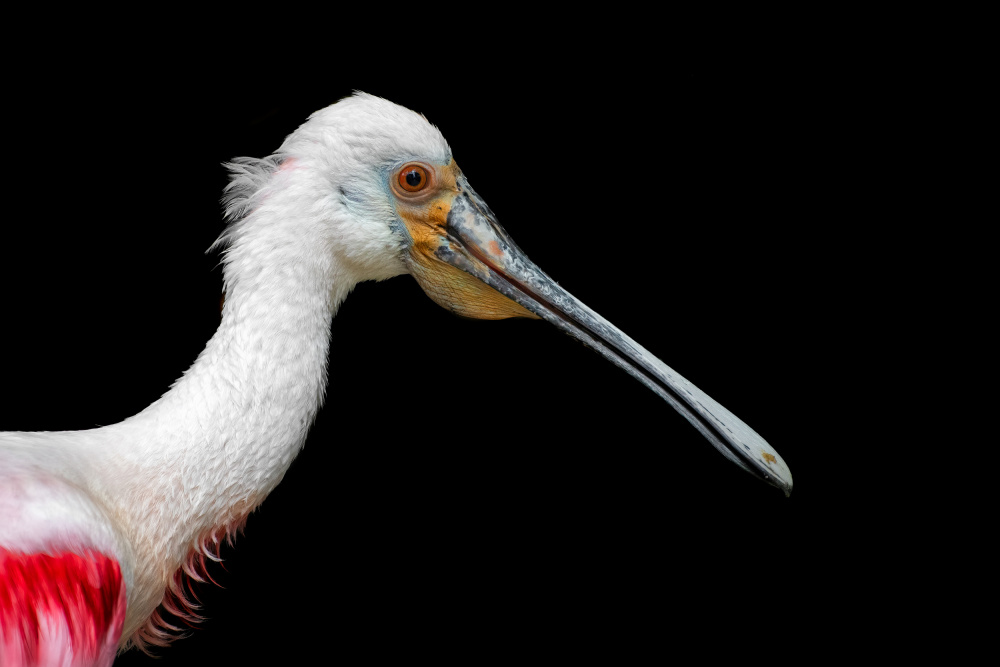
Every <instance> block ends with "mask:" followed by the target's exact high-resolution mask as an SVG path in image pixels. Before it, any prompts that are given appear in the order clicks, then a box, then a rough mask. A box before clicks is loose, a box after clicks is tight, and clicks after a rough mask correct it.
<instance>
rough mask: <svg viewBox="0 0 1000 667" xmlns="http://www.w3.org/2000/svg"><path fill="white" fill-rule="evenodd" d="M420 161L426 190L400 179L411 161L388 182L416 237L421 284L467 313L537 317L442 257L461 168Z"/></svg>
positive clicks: (415, 270)
mask: <svg viewBox="0 0 1000 667" xmlns="http://www.w3.org/2000/svg"><path fill="white" fill-rule="evenodd" d="M419 164H420V166H422V167H423V168H424V169H426V170H427V171H428V173H429V174H430V175H431V177H430V178H429V182H428V185H427V187H426V188H425V189H424V190H422V191H421V192H419V193H410V192H406V191H405V190H403V188H402V187H400V186H399V185H398V179H397V176H398V174H399V173H400V171H403V170H405V169H406V168H407V166H408V165H404V166H403V167H401V168H400V169H399V170H397V171H396V172H394V173H393V175H392V177H391V178H390V184H391V185H392V191H393V194H395V195H396V211H397V213H398V214H399V217H400V219H401V220H402V221H403V224H404V225H406V229H407V231H409V233H410V238H411V239H412V240H413V245H412V246H411V247H410V254H409V259H410V260H411V261H410V262H408V264H409V268H410V272H411V273H412V274H413V277H414V278H416V280H417V282H418V283H419V284H420V287H421V288H423V290H424V292H425V293H426V294H427V296H429V297H430V298H431V299H432V300H433V301H434V302H435V303H437V304H438V305H439V306H441V307H443V308H446V309H447V310H450V311H451V312H453V313H455V314H457V315H461V316H463V317H471V318H474V319H480V320H502V319H506V318H508V317H528V318H532V319H539V318H538V316H537V315H535V314H533V313H531V312H530V311H528V310H526V309H525V308H524V307H523V306H521V305H520V304H518V303H516V302H514V301H511V300H510V299H508V298H507V297H505V296H504V295H503V294H501V293H500V292H498V291H496V290H495V289H493V288H492V287H490V286H489V285H487V284H486V283H484V282H482V281H481V280H479V279H478V278H476V277H474V276H472V275H469V274H468V273H466V272H465V271H462V270H461V269H458V268H456V267H454V266H451V265H450V264H447V263H445V262H443V261H441V260H440V259H438V257H437V256H436V255H435V250H437V248H438V246H439V245H441V244H442V243H443V242H444V241H445V239H446V237H447V232H446V231H445V228H446V227H447V224H448V212H449V211H450V210H451V205H452V201H453V200H454V198H455V195H457V194H458V191H459V190H458V186H457V178H458V176H459V175H460V174H461V171H460V170H459V168H458V165H456V164H455V161H454V160H452V161H451V162H450V163H449V164H447V165H445V166H434V165H429V164H426V163H419ZM489 250H490V249H486V248H482V249H479V252H481V253H483V254H488V253H489ZM492 254H496V253H495V252H494V253H492Z"/></svg>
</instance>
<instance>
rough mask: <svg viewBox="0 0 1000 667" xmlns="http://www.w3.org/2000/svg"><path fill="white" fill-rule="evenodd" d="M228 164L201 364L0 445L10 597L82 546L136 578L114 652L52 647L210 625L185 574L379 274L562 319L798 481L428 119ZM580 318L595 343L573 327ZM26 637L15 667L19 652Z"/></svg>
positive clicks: (304, 413) (352, 119)
mask: <svg viewBox="0 0 1000 667" xmlns="http://www.w3.org/2000/svg"><path fill="white" fill-rule="evenodd" d="M230 168H231V170H232V173H233V176H232V181H231V183H230V186H229V188H228V189H227V192H226V199H225V201H226V207H227V215H228V216H229V218H230V220H231V222H230V224H229V226H228V227H227V229H226V231H225V232H224V234H223V235H222V237H220V239H219V241H218V242H217V246H218V247H220V248H223V249H224V251H223V252H224V254H223V260H224V286H225V305H224V308H223V316H222V320H221V323H220V325H219V328H218V330H217V331H216V333H215V334H214V335H213V336H212V338H211V340H210V341H209V342H208V344H207V346H206V347H205V349H204V351H203V352H202V353H201V354H200V355H199V356H198V358H197V360H196V361H195V362H194V364H193V365H192V366H191V368H190V369H189V370H188V371H187V372H186V373H184V375H183V376H182V377H181V378H180V379H179V380H177V382H175V383H174V385H173V386H172V387H171V388H170V389H169V391H167V393H165V394H164V395H163V396H162V397H161V398H160V399H159V400H157V401H156V402H154V403H153V404H151V405H150V406H149V407H147V408H146V409H145V410H143V411H142V412H140V413H139V414H137V415H135V416H133V417H130V418H128V419H126V420H124V421H122V422H120V423H117V424H113V425H109V426H104V427H101V428H95V429H91V430H85V431H71V432H70V431H67V432H38V433H27V432H9V433H0V516H3V517H4V520H3V521H2V522H0V583H2V584H3V585H4V586H7V587H11V586H14V585H15V584H14V583H13V579H12V578H11V577H12V575H11V572H13V569H12V568H13V567H14V563H15V560H16V559H17V558H23V557H25V556H26V555H32V554H47V555H49V556H59V555H65V554H76V555H81V554H82V555H84V556H86V557H87V558H91V559H92V561H93V562H94V563H97V564H100V563H102V562H103V560H104V559H107V560H109V561H111V562H113V563H114V564H116V565H117V567H118V568H119V571H120V579H121V582H122V583H123V584H124V598H125V611H124V615H123V618H120V619H119V618H118V616H119V615H120V603H119V602H118V598H117V597H115V596H112V597H111V598H108V601H107V605H108V610H107V613H106V614H105V615H104V616H103V617H102V618H106V619H110V620H109V621H107V622H106V626H107V628H106V634H107V637H108V639H107V640H106V641H105V640H102V641H99V642H91V643H90V644H88V645H87V646H83V647H81V645H80V642H79V637H77V638H76V639H74V638H72V637H70V638H69V639H67V637H68V635H65V633H64V634H63V635H62V636H61V637H62V638H61V639H60V640H59V641H61V642H62V644H63V645H62V647H61V648H59V647H57V648H56V649H53V650H62V651H63V653H62V654H63V655H68V656H76V658H75V659H77V660H79V663H78V664H90V663H89V662H87V661H88V660H90V661H91V662H93V663H94V664H110V661H111V660H112V659H113V652H112V653H109V652H108V650H107V648H106V647H107V646H114V645H117V646H119V647H120V648H125V647H127V646H129V645H138V646H139V647H146V646H147V645H149V644H153V645H163V644H165V643H166V642H167V641H168V640H169V639H170V637H171V635H172V634H174V632H175V631H176V628H173V627H172V626H170V625H169V624H168V623H166V622H165V621H164V619H163V617H162V616H161V615H160V612H159V609H160V608H161V605H162V608H164V609H167V610H168V611H170V612H171V613H173V614H174V615H176V616H179V617H180V618H187V619H191V620H194V619H195V618H196V617H197V613H196V605H195V604H194V602H193V601H192V599H191V596H190V593H189V592H188V591H187V590H186V584H185V582H184V578H185V577H191V578H194V579H196V580H200V579H203V578H204V576H205V569H204V565H205V559H217V558H218V551H219V545H220V543H221V542H222V541H223V540H229V539H231V538H232V537H233V536H234V534H235V533H236V532H238V531H239V530H240V528H241V527H242V525H243V524H244V522H245V521H246V518H247V516H248V514H249V513H250V512H251V511H253V509H254V508H255V507H257V506H258V505H259V504H260V503H261V502H262V501H263V500H264V498H265V497H266V496H267V495H268V493H270V492H271V491H272V490H273V489H274V488H275V487H276V486H277V484H278V483H279V482H280V481H281V479H282V477H283V476H284V474H285V472H286V471H287V470H288V467H289V465H290V464H291V462H292V460H293V459H294V458H295V456H296V455H297V454H298V452H299V450H300V449H301V448H302V445H303V443H304V442H305V438H306V435H307V433H308V431H309V428H310V426H311V425H312V423H313V421H314V419H315V417H316V414H317V412H318V410H319V409H320V406H321V405H322V403H323V397H324V395H325V391H326V386H327V356H328V350H329V347H330V326H331V321H332V319H333V317H334V316H335V314H336V312H337V309H338V307H339V306H340V304H341V303H342V302H343V301H344V299H345V298H346V297H347V295H348V294H349V292H350V291H351V290H352V289H353V287H354V286H355V285H357V284H358V283H359V282H362V281H365V280H384V279H387V278H391V277H393V276H397V275H400V274H404V273H410V274H412V275H414V277H415V278H417V280H418V282H420V284H421V286H422V287H423V288H424V290H425V291H426V292H427V293H428V295H429V296H431V298H432V299H434V300H435V301H437V302H438V303H439V304H441V305H443V306H444V307H446V308H449V309H451V310H453V311H455V312H458V313H460V314H463V315H467V316H472V317H480V318H493V319H495V318H500V317H511V316H528V317H540V318H542V319H547V320H549V321H551V322H552V323H554V324H556V325H557V326H560V327H561V328H564V329H566V330H567V331H568V332H569V333H571V334H573V335H575V336H577V337H579V338H581V339H582V340H584V342H586V343H587V344H589V345H591V346H592V347H594V348H595V349H598V351H601V352H602V354H605V356H608V358H609V359H611V360H612V361H613V362H614V363H616V364H618V365H620V366H622V367H623V368H626V370H629V369H630V368H631V369H633V370H629V372H630V373H632V374H633V375H636V377H637V378H638V379H640V380H641V381H642V382H644V383H645V384H647V386H650V388H651V389H653V390H654V391H656V392H657V393H659V394H661V395H663V396H664V398H666V399H667V400H668V402H670V403H671V404H672V405H674V407H675V408H677V409H678V410H679V411H681V412H682V413H684V414H685V416H686V417H687V418H688V419H689V421H692V423H693V424H694V425H695V426H696V428H698V429H699V430H700V431H701V432H702V433H703V434H705V435H706V437H708V438H709V439H710V440H712V438H713V437H715V438H716V439H718V438H719V437H722V436H718V435H717V434H716V432H717V431H720V430H724V429H720V428H719V427H717V425H715V423H716V422H718V423H719V424H722V425H723V426H724V427H725V428H727V429H729V432H730V434H732V433H733V432H734V429H735V431H737V432H738V433H737V435H736V436H732V435H730V436H726V437H731V438H737V439H739V438H742V439H740V440H739V442H740V443H741V444H743V443H747V444H746V445H745V446H746V449H747V451H750V449H751V447H750V445H751V444H752V445H753V446H754V447H758V448H759V447H761V446H763V447H766V449H761V450H760V453H759V455H758V457H757V458H758V459H760V460H761V461H763V465H765V466H766V467H767V468H768V470H770V471H771V473H773V477H769V478H768V479H769V481H771V482H772V483H776V482H775V481H774V480H775V479H777V480H778V482H779V483H780V485H781V488H785V489H786V490H787V489H788V488H790V484H791V482H790V475H786V474H785V471H786V470H787V469H786V468H783V466H784V464H783V462H780V458H779V459H776V458H775V457H776V454H775V453H773V450H771V449H770V448H769V447H767V446H766V443H764V445H757V443H756V440H753V437H758V438H759V436H756V434H753V433H752V431H750V434H752V436H751V435H749V434H746V433H744V434H743V435H742V436H741V435H740V434H739V428H740V427H744V428H746V427H745V425H742V422H739V420H736V419H735V417H732V416H731V415H730V414H729V413H728V411H725V409H724V408H722V407H721V406H718V404H715V403H714V402H711V399H709V398H708V397H707V396H704V395H703V394H701V392H699V391H698V390H697V389H696V388H694V387H693V385H690V384H689V383H687V381H686V380H684V379H683V378H681V377H680V376H678V375H676V373H673V372H672V371H670V369H669V368H667V367H666V366H662V362H659V360H657V359H655V358H654V357H652V355H649V354H648V353H647V352H645V350H642V348H639V347H638V346H637V345H635V343H634V342H632V341H631V340H630V339H628V338H627V337H624V335H623V334H620V332H617V330H616V329H614V328H613V327H611V325H609V324H607V323H606V322H604V321H603V320H602V319H600V316H598V315H596V313H593V312H592V311H589V309H586V308H585V307H583V306H582V304H578V302H575V300H573V299H572V297H569V295H565V296H563V294H562V293H561V292H553V291H550V289H554V288H550V286H549V285H548V283H546V282H545V281H546V279H547V276H544V274H541V272H538V271H537V269H534V267H533V265H530V264H527V263H525V262H526V260H524V261H522V260H521V259H520V256H519V255H516V254H515V251H517V248H516V246H514V245H513V243H512V242H510V241H509V239H507V238H506V236H505V234H504V233H503V231H502V229H500V228H499V227H498V226H496V225H495V223H493V222H492V213H491V212H490V211H489V209H488V208H486V206H485V204H484V203H482V201H481V200H480V199H479V198H478V196H477V195H476V194H475V192H474V191H472V190H471V188H470V187H469V186H468V184H467V182H466V181H465V180H464V176H463V175H462V174H461V172H460V170H458V168H457V166H456V165H455V163H454V160H453V158H452V155H451V149H450V148H449V146H448V144H447V142H446V141H445V140H444V138H443V136H442V135H441V133H440V132H439V131H438V130H437V128H435V127H434V126H432V125H431V124H430V123H428V122H427V121H426V120H425V119H424V118H423V117H422V116H419V115H418V114H416V113H414V112H412V111H409V110H407V109H404V108H402V107H399V106H397V105H394V104H392V103H390V102H388V101H385V100H381V99H379V98H375V97H372V96H368V95H364V94H358V95H355V96H353V97H350V98H347V99H345V100H342V101H341V102H339V103H337V104H335V105H332V106H330V107H328V108H326V109H324V110H322V111H320V112H317V113H316V114H313V116H312V117H310V119H309V121H307V122H306V123H305V124H304V125H303V126H302V127H300V128H299V130H297V131H296V132H295V133H293V134H292V135H290V136H289V137H288V138H287V139H286V140H285V142H284V144H283V145H282V146H281V148H280V149H279V150H278V152H277V153H276V154H275V155H273V156H270V157H268V158H264V159H248V158H243V159H239V160H237V161H235V162H234V163H233V164H232V165H230ZM421 178H424V179H426V180H425V182H422V181H421ZM411 187H412V188H414V190H413V191H410V188H411ZM442 230H445V231H442ZM512 285H513V287H511V286H512ZM525 295H527V296H525ZM552 313H556V314H552ZM579 323H582V325H580V324H579ZM581 326H582V327H583V328H584V329H586V331H587V332H589V333H584V334H580V333H578V332H577V329H580V327H581ZM622 350H624V352H623V351H622ZM629 358H634V359H637V360H638V361H637V362H635V363H633V362H630V361H628V359H629ZM660 366H662V368H660ZM634 368H639V370H634ZM663 369H666V370H663ZM687 387H690V389H687ZM678 388H679V389H678ZM685 392H686V395H687V396H689V397H694V399H693V402H692V399H690V398H686V397H685V396H683V395H682V394H684V393H685ZM695 392H696V393H695ZM685 401H687V403H685ZM695 404H697V406H701V407H697V406H696V405H695ZM685 410H686V411H687V413H685ZM703 413H704V414H703ZM705 414H707V415H708V416H705ZM730 418H731V419H730ZM713 420H714V421H713ZM761 442H763V441H761ZM713 444H716V446H717V447H720V450H722V451H723V453H724V454H725V455H726V456H727V457H729V458H731V459H732V460H734V461H735V462H736V463H738V464H739V465H741V466H743V467H747V465H749V464H747V462H746V461H745V460H744V459H740V458H739V457H738V456H736V455H734V454H732V453H731V452H728V451H726V450H724V449H722V447H721V446H720V445H719V444H717V443H716V442H715V441H713ZM727 446H728V445H727ZM779 462H780V466H779ZM772 463H773V464H774V466H773V469H772V466H771V464H772ZM748 469H750V468H748ZM755 474H759V473H757V472H755ZM786 477H787V482H786V481H784V480H785V478H786ZM776 485H778V484H776ZM5 559H6V561H5ZM5 562H6V563H7V564H6V565H5V564H4V563H5ZM94 567H97V565H94ZM112 578H113V577H112ZM91 579H92V580H93V577H92V578H91ZM101 581H102V582H103V580H101ZM102 586H104V584H103V583H99V584H98V585H97V588H101V587H102ZM4 604H6V605H7V607H6V608H5V607H4ZM14 604H15V602H14V601H11V600H9V599H8V601H7V602H6V603H4V602H3V600H2V599H0V657H3V658H4V660H3V661H2V662H3V664H4V665H8V664H9V665H11V666H12V667H13V666H14V665H18V664H25V665H31V664H44V663H43V662H41V658H39V655H41V653H39V652H38V651H36V652H35V654H34V657H32V656H30V655H27V654H26V653H25V652H24V650H23V646H24V645H25V643H26V642H28V640H27V639H26V638H25V636H24V630H23V627H26V626H23V625H21V624H20V622H21V621H23V620H24V619H26V618H28V617H29V616H30V615H31V614H33V613H34V612H33V611H32V610H30V609H17V608H15V607H14ZM41 613H42V612H39V614H41ZM47 613H50V614H55V615H56V616H58V614H59V613H63V614H64V616H65V618H67V619H69V620H67V623H69V624H70V625H71V624H72V623H70V621H71V620H72V619H70V618H69V617H70V616H71V615H72V614H73V613H75V612H73V610H71V609H64V610H61V611H60V610H58V609H55V610H51V609H50V610H49V612H47ZM77 621H79V619H77ZM70 634H72V633H70ZM41 641H42V640H41V639H38V640H37V641H36V643H37V642H41ZM19 642H20V645H21V646H22V648H21V649H19V650H21V653H22V658H20V659H21V662H20V663H19V662H17V661H16V659H17V658H16V652H15V648H12V647H16V646H17V645H18V644H19ZM43 643H44V642H43ZM55 643H58V642H55ZM91 644H93V646H91ZM98 644H99V646H98ZM95 646H96V648H95ZM4 651H7V653H4ZM32 660H35V662H33V661H32ZM70 664H77V663H70Z"/></svg>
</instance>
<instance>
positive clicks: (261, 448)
mask: <svg viewBox="0 0 1000 667" xmlns="http://www.w3.org/2000/svg"><path fill="white" fill-rule="evenodd" d="M282 171H284V170H282ZM294 181H295V179H294V178H292V177H291V176H289V175H288V174H282V173H281V171H278V172H276V173H275V174H274V175H273V176H271V177H270V178H269V179H268V182H267V184H266V185H265V186H264V188H263V196H262V197H260V198H259V200H261V201H260V205H259V206H257V208H255V210H253V211H252V212H251V213H249V214H248V215H247V216H246V217H245V218H244V219H243V220H241V221H239V222H237V223H236V224H235V225H233V226H232V227H231V228H230V230H229V231H228V232H227V234H228V235H229V238H228V239H227V242H228V243H229V248H228V250H227V251H226V257H225V285H226V302H225V306H224V309H223V316H222V322H221V324H220V325H219V329H218V330H217V331H216V333H215V335H214V336H213V337H212V339H211V340H210V341H209V343H208V345H207V346H206V348H205V350H204V351H203V352H202V353H201V354H200V355H199V357H198V359H197V361H196V362H195V363H194V365H193V366H192V367H191V368H190V369H189V370H188V371H187V372H186V373H185V374H184V375H183V377H181V378H180V379H179V380H178V381H177V382H176V383H175V384H174V385H173V387H171V389H170V390H169V391H168V392H167V393H166V394H164V395H163V396H162V397H161V398H160V399H159V400H157V401H156V402H155V403H153V404H152V405H150V406H149V407H148V408H146V409H145V410H144V411H143V412H141V413H139V414H138V415H136V416H134V417H131V418H130V419H127V420H125V421H124V422H122V423H120V424H116V425H114V426H111V427H108V428H106V429H99V430H98V432H104V435H105V436H106V437H100V438H98V442H96V443H95V444H98V446H104V445H106V446H107V447H108V448H113V449H111V450H105V451H103V452H102V454H105V455H110V456H100V458H102V459H105V461H104V463H105V470H106V471H107V472H106V474H104V475H102V478H103V480H104V483H105V484H106V485H107V486H108V487H109V491H111V492H109V493H102V494H100V495H102V496H103V497H104V498H106V499H107V501H108V502H109V503H111V502H114V503H116V504H118V505H120V506H118V507H114V508H113V509H112V510H111V511H112V513H113V514H116V515H118V516H119V517H121V518H122V519H123V521H122V523H123V524H124V525H123V526H122V528H123V529H124V530H125V531H126V532H127V533H128V542H129V543H131V544H132V545H134V548H135V551H136V553H135V557H136V563H137V568H136V572H135V579H136V581H135V583H134V586H133V587H132V589H130V590H129V591H128V593H129V596H128V597H129V606H128V618H127V620H126V627H125V633H124V635H123V636H129V635H131V634H132V633H133V632H134V631H135V630H137V629H139V626H140V624H141V623H142V621H143V620H144V619H145V618H146V617H147V616H148V615H149V614H150V613H152V612H153V610H154V609H155V607H156V605H158V604H159V603H160V601H161V597H162V594H163V591H164V586H165V585H169V581H170V580H171V579H172V578H173V576H174V573H175V572H176V571H177V568H178V567H179V566H181V565H182V563H185V562H186V563H187V564H188V569H190V566H191V564H192V562H193V563H194V564H195V568H194V569H195V570H197V563H198V561H199V560H200V559H201V557H200V556H199V553H198V552H199V551H208V552H209V553H210V554H211V553H213V552H215V553H217V551H218V545H217V544H216V542H217V541H218V540H219V539H220V538H225V537H227V536H228V535H231V534H232V532H233V531H235V530H236V528H238V527H239V526H241V525H242V522H243V521H244V520H245V518H246V516H247V514H248V513H249V512H250V511H251V510H252V509H253V508H255V507H256V506H257V505H258V504H260V502H262V501H263V500H264V498H265V497H266V496H267V494H268V493H269V492H270V491H271V490H273V489H274V487H275V486H276V485H277V484H278V482H280V481H281V478H282V477H283V476H284V474H285V472H286V470H287V469H288V466H289V465H290V464H291V462H292V460H293V459H294V457H295V456H296V454H297V453H298V452H299V450H300V449H301V447H302V445H303V443H304V441H305V438H306V434H307V432H308V429H309V427H310V426H311V424H312V422H313V419H314V418H315V416H316V413H317V410H318V409H319V407H320V405H321V404H322V401H323V396H324V392H325V389H326V382H327V372H326V366H327V355H328V348H329V338H330V324H331V320H332V318H333V316H334V313H335V311H336V308H337V307H338V306H339V304H340V303H341V302H342V301H343V299H344V298H345V297H346V295H347V293H348V292H349V291H350V290H351V288H353V286H354V285H355V284H356V282H357V280H356V279H354V277H353V276H352V275H351V273H350V272H349V271H348V270H347V269H346V268H345V267H344V266H342V264H343V262H342V261H340V260H338V258H337V253H336V252H335V251H334V249H332V248H329V247H327V246H328V245H329V243H328V242H325V241H324V240H323V239H321V238H310V234H311V233H314V232H312V231H311V230H315V229H317V228H318V227H321V226H320V225H316V224H313V222H314V221H311V220H309V219H305V218H303V217H302V216H303V211H306V212H309V211H313V210H314V208H311V207H309V206H303V202H302V201H301V197H302V194H301V192H300V190H301V188H297V187H290V186H291V185H293V184H294ZM95 435H96V432H95ZM95 453H96V452H95ZM123 487H125V488H123ZM192 550H194V551H192ZM192 558H193V561H192ZM175 604H176V603H175ZM182 604H183V603H182ZM142 632H143V633H144V634H143V636H144V637H145V638H146V639H148V640H149V639H151V640H154V641H155V639H156V638H157V634H156V631H155V628H149V627H147V628H144V629H143V631H142Z"/></svg>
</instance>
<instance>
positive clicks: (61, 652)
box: [0, 547, 125, 667]
mask: <svg viewBox="0 0 1000 667" xmlns="http://www.w3.org/2000/svg"><path fill="white" fill-rule="evenodd" d="M124 622H125V583H124V581H123V580H122V574H121V569H120V568H119V566H118V562H117V561H115V560H114V559H112V558H109V557H108V556H105V555H104V554H101V553H98V552H96V551H90V550H87V551H84V552H83V553H72V552H60V553H55V554H44V553H31V554H29V553H21V552H17V551H8V550H7V549H4V548H3V547H0V664H2V665H3V666H4V667H49V666H55V665H59V666H60V667H62V666H66V667H84V666H88V667H89V666H91V665H93V666H95V667H105V666H110V665H111V663H112V662H113V661H114V658H115V650H116V648H117V646H118V638H119V636H120V635H121V632H122V625H123V624H124Z"/></svg>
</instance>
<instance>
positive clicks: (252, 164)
mask: <svg viewBox="0 0 1000 667" xmlns="http://www.w3.org/2000/svg"><path fill="white" fill-rule="evenodd" d="M285 157H286V156H285V155H284V154H282V153H275V154H274V155H268V156H267V157H264V158H255V157H237V158H233V161H232V162H227V163H226V164H225V165H224V166H225V167H226V169H228V170H229V184H228V185H226V189H225V190H224V191H223V193H222V206H223V208H224V210H225V216H226V220H227V222H228V225H227V226H226V229H225V230H224V231H223V232H222V234H220V235H219V238H217V239H216V240H215V243H213V244H212V245H211V246H210V247H209V249H208V252H212V251H214V250H217V249H220V248H221V249H225V248H226V247H228V246H229V244H230V243H232V241H233V237H234V234H235V231H236V227H237V226H238V224H239V222H240V221H241V220H242V219H243V218H244V217H246V215H247V214H248V213H250V212H251V211H253V210H254V209H255V208H257V206H259V205H260V201H261V199H262V197H263V195H262V193H263V192H264V186H265V185H266V184H267V182H268V181H269V180H270V179H271V177H272V176H273V175H274V172H276V171H277V170H278V169H279V168H280V167H281V163H282V161H283V160H284V159H285Z"/></svg>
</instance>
